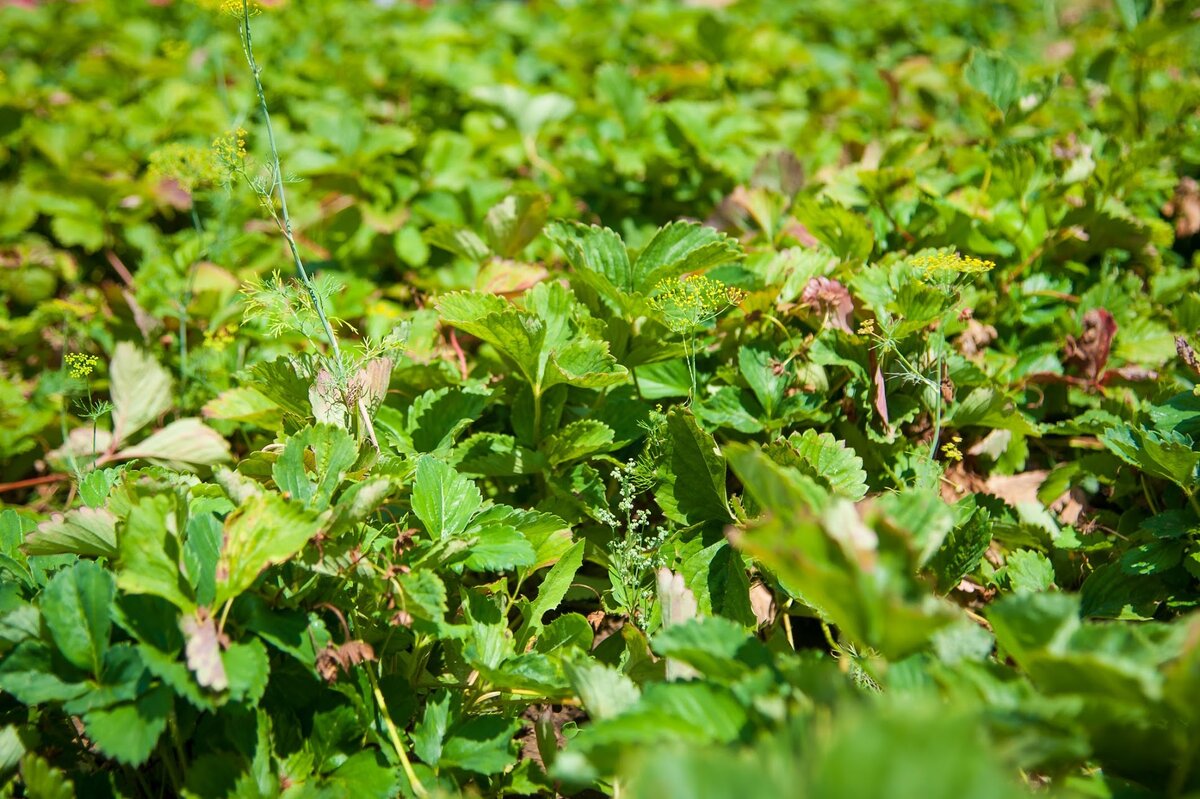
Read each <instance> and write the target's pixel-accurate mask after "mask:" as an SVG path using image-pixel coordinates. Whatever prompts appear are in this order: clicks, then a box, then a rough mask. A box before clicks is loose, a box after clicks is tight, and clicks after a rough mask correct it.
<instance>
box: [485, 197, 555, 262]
mask: <svg viewBox="0 0 1200 799" xmlns="http://www.w3.org/2000/svg"><path fill="white" fill-rule="evenodd" d="M547 210H548V206H547V203H546V198H545V197H544V196H543V195H541V194H531V193H523V194H510V195H509V196H507V197H505V198H504V199H503V200H501V201H500V202H498V203H497V204H496V205H494V206H492V207H491V209H490V210H488V212H487V215H486V216H485V217H484V219H483V233H484V236H486V237H487V242H488V246H489V247H490V248H491V251H492V252H494V253H496V254H497V255H499V256H500V257H501V258H516V257H517V256H518V255H520V254H521V250H523V249H525V245H527V244H529V242H531V241H533V240H534V239H535V238H536V237H537V234H538V233H540V232H541V230H542V226H543V225H544V224H546V212H547Z"/></svg>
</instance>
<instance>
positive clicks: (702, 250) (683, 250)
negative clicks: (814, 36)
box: [633, 222, 742, 294]
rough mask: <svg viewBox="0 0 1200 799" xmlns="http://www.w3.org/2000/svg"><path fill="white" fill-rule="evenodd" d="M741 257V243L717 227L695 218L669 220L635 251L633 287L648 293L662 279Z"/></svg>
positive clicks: (673, 277)
mask: <svg viewBox="0 0 1200 799" xmlns="http://www.w3.org/2000/svg"><path fill="white" fill-rule="evenodd" d="M741 258H742V248H741V245H739V244H738V243H737V241H736V240H735V239H732V238H730V237H728V236H726V235H725V234H724V233H721V232H720V231H718V230H717V229H716V228H712V227H708V226H707V225H701V224H700V223H698V222H672V223H670V224H669V225H667V226H665V227H662V228H659V230H658V232H657V233H655V234H654V238H652V239H650V242H649V243H648V244H647V245H646V246H645V247H643V248H642V251H641V252H640V253H638V257H637V260H636V261H635V262H634V264H633V288H634V289H635V290H637V291H640V292H642V293H643V294H649V293H650V292H651V291H652V290H653V289H654V287H655V286H657V285H658V284H659V283H661V282H662V281H664V280H673V279H675V278H677V277H679V276H680V275H683V274H685V273H688V272H703V271H707V270H709V269H712V268H713V267H715V266H720V265H722V264H727V263H731V262H733V261H737V260H740V259H741Z"/></svg>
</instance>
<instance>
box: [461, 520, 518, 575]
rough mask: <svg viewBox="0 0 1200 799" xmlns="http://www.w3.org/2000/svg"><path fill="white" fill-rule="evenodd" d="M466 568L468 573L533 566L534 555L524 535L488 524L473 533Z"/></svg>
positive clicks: (513, 529)
mask: <svg viewBox="0 0 1200 799" xmlns="http://www.w3.org/2000/svg"><path fill="white" fill-rule="evenodd" d="M474 535H475V536H476V538H475V542H474V543H473V544H471V549H470V554H469V555H468V556H467V560H466V567H467V568H468V569H471V570H472V571H506V570H509V569H515V568H517V567H519V566H531V565H533V562H534V558H535V553H534V551H533V546H532V545H530V543H529V541H528V540H526V538H525V536H523V535H521V533H520V532H519V531H518V530H517V529H516V528H515V527H511V526H510V525H507V524H488V525H485V526H484V527H483V528H482V529H480V530H478V531H477V532H475V533H474Z"/></svg>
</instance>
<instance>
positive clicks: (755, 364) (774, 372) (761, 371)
mask: <svg viewBox="0 0 1200 799" xmlns="http://www.w3.org/2000/svg"><path fill="white" fill-rule="evenodd" d="M779 363H780V362H779V361H778V360H777V359H776V358H775V355H774V353H773V352H772V351H771V350H769V349H767V348H765V347H761V346H745V347H739V348H738V368H739V369H740V370H741V373H742V377H744V378H745V379H746V382H747V383H748V384H749V385H750V390H751V391H753V392H754V396H755V397H757V398H758V404H759V405H761V406H762V408H763V411H765V412H766V414H767V417H768V418H772V419H773V418H775V414H776V411H777V410H778V409H779V406H780V405H781V404H782V403H783V399H784V394H785V392H786V391H787V387H788V383H789V382H790V373H789V371H788V369H787V368H783V369H778V368H776V366H777V364H779Z"/></svg>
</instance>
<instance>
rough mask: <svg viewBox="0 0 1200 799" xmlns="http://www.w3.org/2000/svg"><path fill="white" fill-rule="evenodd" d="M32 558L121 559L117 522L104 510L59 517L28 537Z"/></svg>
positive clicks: (75, 511)
mask: <svg viewBox="0 0 1200 799" xmlns="http://www.w3.org/2000/svg"><path fill="white" fill-rule="evenodd" d="M24 550H25V553H26V554H28V555H65V554H70V555H84V556H88V557H93V558H115V557H116V556H117V519H116V517H115V516H113V515H112V514H111V513H110V512H109V511H107V510H105V509H104V508H79V509H78V510H73V511H68V512H67V513H66V514H55V515H53V516H51V517H50V520H49V521H45V522H42V523H41V524H39V525H38V528H37V529H36V530H34V531H33V532H31V533H29V534H28V535H27V536H26V537H25V546H24Z"/></svg>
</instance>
